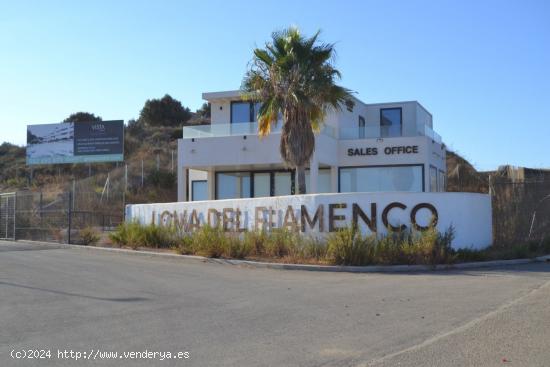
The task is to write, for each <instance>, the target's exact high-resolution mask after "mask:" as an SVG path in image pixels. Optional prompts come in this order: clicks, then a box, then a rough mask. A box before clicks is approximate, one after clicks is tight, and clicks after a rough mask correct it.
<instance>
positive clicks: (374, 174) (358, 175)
mask: <svg viewBox="0 0 550 367" xmlns="http://www.w3.org/2000/svg"><path fill="white" fill-rule="evenodd" d="M422 177H423V170H422V166H421V165H415V166H384V167H348V168H340V192H372V191H411V192H422V191H423V186H424V185H423V180H422Z"/></svg>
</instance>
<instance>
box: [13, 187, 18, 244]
mask: <svg viewBox="0 0 550 367" xmlns="http://www.w3.org/2000/svg"><path fill="white" fill-rule="evenodd" d="M16 223H17V191H16V192H15V194H14V195H13V240H14V241H17V235H16V234H15V233H16V228H17V227H16V225H15V224H16Z"/></svg>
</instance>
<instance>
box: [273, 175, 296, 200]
mask: <svg viewBox="0 0 550 367" xmlns="http://www.w3.org/2000/svg"><path fill="white" fill-rule="evenodd" d="M274 184H275V190H274V191H275V196H281V195H290V194H292V175H291V173H290V172H275V180H274Z"/></svg>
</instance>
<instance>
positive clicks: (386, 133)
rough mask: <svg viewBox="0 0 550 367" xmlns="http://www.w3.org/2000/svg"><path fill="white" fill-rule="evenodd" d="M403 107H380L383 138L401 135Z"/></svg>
mask: <svg viewBox="0 0 550 367" xmlns="http://www.w3.org/2000/svg"><path fill="white" fill-rule="evenodd" d="M401 122H402V121H401V108H382V109H380V132H381V136H382V137H383V138H390V137H394V136H401Z"/></svg>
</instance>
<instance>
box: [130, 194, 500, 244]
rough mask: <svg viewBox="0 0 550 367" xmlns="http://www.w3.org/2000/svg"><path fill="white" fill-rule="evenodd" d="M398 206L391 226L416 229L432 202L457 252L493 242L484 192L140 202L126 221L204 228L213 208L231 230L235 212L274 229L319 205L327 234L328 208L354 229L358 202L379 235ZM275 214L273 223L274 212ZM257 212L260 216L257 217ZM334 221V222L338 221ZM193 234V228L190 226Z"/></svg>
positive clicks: (250, 226) (250, 224) (243, 223)
mask: <svg viewBox="0 0 550 367" xmlns="http://www.w3.org/2000/svg"><path fill="white" fill-rule="evenodd" d="M393 202H399V203H402V204H404V205H405V206H406V208H405V209H400V208H393V209H391V210H390V211H389V212H388V216H387V218H388V222H389V223H390V224H392V225H394V226H398V225H401V224H404V225H406V226H408V227H411V219H410V217H411V211H412V208H413V207H415V206H416V205H418V204H421V203H428V204H431V205H432V206H433V207H434V208H435V209H436V211H437V216H438V222H437V229H438V230H439V231H440V232H444V231H445V230H446V229H448V228H449V226H451V225H452V226H453V227H454V229H455V235H456V237H455V240H454V242H453V248H456V249H457V248H469V247H471V248H477V249H479V248H484V247H486V246H489V245H490V244H491V243H492V217H491V215H492V214H491V198H490V196H489V195H485V194H472V193H404V192H391V193H390V192H383V193H343V194H311V195H294V196H279V197H266V198H254V199H231V200H209V201H196V202H179V203H162V204H136V205H127V207H126V218H127V220H128V221H134V220H135V221H138V222H140V223H142V224H150V223H152V222H153V221H154V223H155V224H159V223H160V224H161V225H169V224H171V223H173V221H174V219H175V218H176V219H177V220H178V221H179V223H180V225H183V223H184V222H187V223H189V222H191V223H194V222H195V221H194V220H193V217H196V218H197V219H198V222H199V223H198V224H199V225H204V224H205V223H207V221H208V217H209V214H208V213H209V209H212V210H216V211H217V212H219V213H222V212H223V210H224V209H225V210H226V216H225V218H226V222H227V228H228V230H236V227H235V221H236V210H237V209H238V210H239V211H240V213H241V214H240V217H239V221H240V226H239V228H244V229H246V230H254V229H255V228H258V227H263V228H265V229H268V230H269V229H270V226H269V225H268V224H266V223H262V222H260V220H263V221H264V222H270V221H271V222H273V225H272V226H271V228H280V227H283V225H284V223H285V215H287V211H288V207H289V206H290V211H289V213H292V214H294V218H296V221H295V222H293V221H292V220H290V219H291V218H292V216H291V215H288V217H287V219H288V221H287V224H291V225H292V224H293V223H294V224H297V225H300V224H301V205H304V206H305V207H306V209H307V211H308V214H309V215H310V217H311V218H313V215H314V213H315V212H316V210H317V208H319V206H322V208H323V227H324V228H323V232H322V233H326V232H327V231H328V230H329V222H330V221H331V217H330V215H329V204H345V205H346V208H340V209H335V211H334V214H335V215H342V216H344V219H343V220H333V223H334V224H335V225H336V226H337V227H344V226H349V225H350V224H351V218H352V205H353V204H354V203H356V204H357V205H358V206H359V207H360V208H361V209H362V211H363V212H364V213H365V214H366V215H367V216H368V217H369V218H370V219H371V220H373V223H374V222H375V223H376V229H377V233H378V234H383V233H386V232H387V230H386V228H385V227H384V224H383V221H382V213H383V210H384V208H386V207H387V206H388V204H390V203H393ZM372 204H376V216H374V215H372V212H371V205H372ZM270 211H272V212H271V213H272V215H271V220H270V218H269V212H270ZM256 214H258V216H256ZM431 216H432V213H431V212H430V211H429V210H427V209H420V210H418V212H417V215H416V221H417V223H418V224H419V225H421V226H426V225H428V223H429V221H430V218H431ZM210 219H211V224H212V225H216V220H215V215H212V213H210ZM333 219H334V218H333ZM358 224H359V228H360V229H361V231H362V232H364V233H372V231H371V230H370V229H369V228H368V227H367V226H366V225H365V224H364V223H363V221H362V220H361V219H359V221H358ZM187 229H188V230H189V229H190V228H187ZM319 229H320V228H319V226H318V225H317V226H316V227H315V228H314V229H313V230H310V229H309V227H308V226H306V232H308V233H317V234H318V233H320V231H319Z"/></svg>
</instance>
